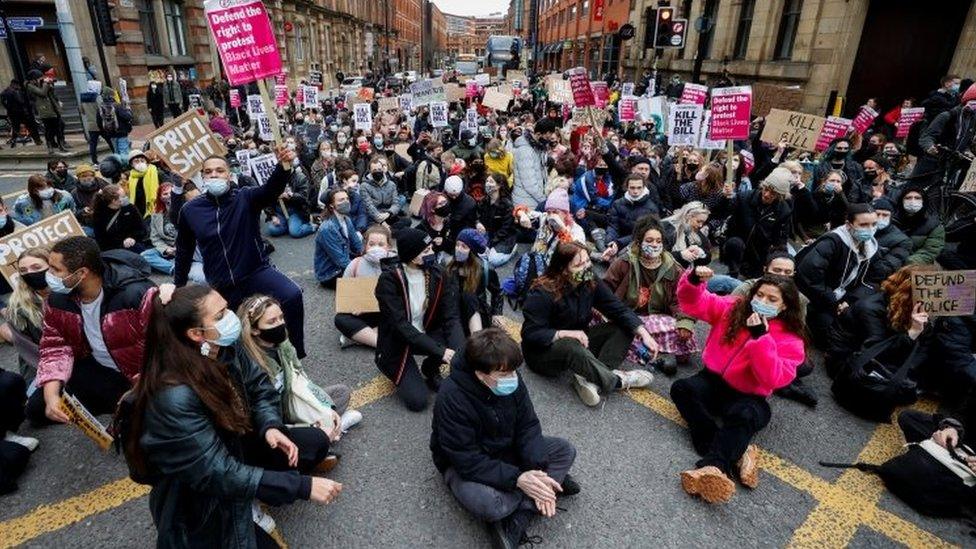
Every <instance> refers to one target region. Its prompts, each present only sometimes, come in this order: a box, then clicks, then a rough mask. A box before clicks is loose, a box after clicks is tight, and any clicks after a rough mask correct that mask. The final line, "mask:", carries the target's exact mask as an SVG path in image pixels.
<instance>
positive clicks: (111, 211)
mask: <svg viewBox="0 0 976 549" xmlns="http://www.w3.org/2000/svg"><path fill="white" fill-rule="evenodd" d="M153 203H154V204H155V199H153ZM92 224H93V228H94V230H95V240H96V241H97V242H98V247H99V248H101V249H102V250H104V251H108V250H116V249H123V250H128V251H130V252H133V253H137V254H141V253H142V252H143V251H145V250H146V248H147V247H148V246H147V245H146V242H147V240H148V236H149V235H148V234H147V233H146V225H145V224H144V223H143V220H142V215H141V214H140V213H139V211H138V210H137V209H136V207H135V206H133V205H132V204H130V203H129V197H128V196H127V195H126V194H125V191H124V190H123V189H122V188H121V187H119V186H118V185H106V186H105V187H103V188H102V190H100V191H98V194H97V195H95V201H94V203H93V204H92Z"/></svg>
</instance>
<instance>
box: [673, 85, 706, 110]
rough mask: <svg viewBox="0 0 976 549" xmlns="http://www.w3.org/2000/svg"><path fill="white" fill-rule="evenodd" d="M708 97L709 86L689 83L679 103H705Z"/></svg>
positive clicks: (682, 92)
mask: <svg viewBox="0 0 976 549" xmlns="http://www.w3.org/2000/svg"><path fill="white" fill-rule="evenodd" d="M706 97H708V86H705V85H702V84H691V83H688V84H685V87H684V89H683V90H682V91H681V99H680V100H679V101H678V103H683V104H694V105H704V104H705V98H706Z"/></svg>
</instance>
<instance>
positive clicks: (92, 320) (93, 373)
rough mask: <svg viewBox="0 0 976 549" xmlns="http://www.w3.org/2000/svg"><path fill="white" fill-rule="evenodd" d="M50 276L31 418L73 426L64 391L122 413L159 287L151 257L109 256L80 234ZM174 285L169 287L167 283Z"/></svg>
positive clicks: (55, 256)
mask: <svg viewBox="0 0 976 549" xmlns="http://www.w3.org/2000/svg"><path fill="white" fill-rule="evenodd" d="M48 264H49V268H48V271H47V273H46V275H45V276H46V280H47V285H48V287H49V288H50V290H51V294H50V295H49V297H48V299H47V305H46V307H45V309H44V328H43V332H42V335H41V345H40V361H39V362H38V365H37V378H36V380H35V385H37V387H38V388H39V389H41V390H38V391H36V392H35V393H34V394H33V395H31V397H30V399H29V400H28V402H27V418H28V419H29V420H30V421H31V423H32V424H34V425H37V426H40V425H45V424H48V423H50V422H58V423H66V422H67V421H68V417H67V416H66V415H65V414H64V412H62V411H61V409H60V407H59V402H60V395H61V390H62V389H64V390H65V391H67V392H68V393H71V394H72V395H74V396H75V397H76V398H77V399H78V400H79V401H81V403H82V404H83V405H84V406H85V407H86V408H88V411H90V412H91V413H93V414H95V415H98V414H104V413H110V412H113V411H114V410H115V406H116V404H117V403H118V401H119V397H120V396H122V394H123V393H124V392H126V391H128V390H129V389H130V383H131V382H132V381H133V380H134V379H135V378H136V377H137V376H138V375H139V374H140V372H142V365H143V363H142V358H143V351H144V349H145V348H146V341H145V339H144V338H142V337H140V336H139V335H140V334H144V333H145V331H146V326H147V325H148V324H149V315H150V312H151V309H152V298H153V297H155V295H156V291H157V290H156V288H155V284H153V282H152V281H151V280H149V273H150V268H149V265H148V264H147V263H146V261H145V260H144V259H142V258H141V257H139V256H138V255H136V254H134V253H132V252H128V251H125V250H112V251H107V252H101V251H100V250H99V249H98V244H96V243H95V241H94V240H93V239H91V238H88V237H84V236H72V237H68V238H65V239H64V240H61V241H60V242H58V243H56V244H55V245H54V246H53V247H52V248H51V254H50V257H49V259H48ZM166 286H167V287H168V285H166Z"/></svg>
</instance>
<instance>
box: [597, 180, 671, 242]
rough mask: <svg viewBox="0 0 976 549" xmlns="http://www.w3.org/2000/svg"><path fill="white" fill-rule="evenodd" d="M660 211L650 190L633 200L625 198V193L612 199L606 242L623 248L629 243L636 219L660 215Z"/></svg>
mask: <svg viewBox="0 0 976 549" xmlns="http://www.w3.org/2000/svg"><path fill="white" fill-rule="evenodd" d="M660 213H661V211H660V208H658V205H657V203H655V201H654V199H653V198H652V197H651V193H650V192H648V193H647V194H645V195H644V196H643V197H641V198H639V199H637V200H635V201H633V202H631V201H630V200H627V197H626V195H625V196H621V197H620V198H618V199H616V200H614V201H613V203H612V204H610V210H609V212H607V214H608V217H609V223H608V224H607V244H609V243H611V242H616V243H617V248H618V249H621V250H622V249H624V248H625V247H627V246H628V245H629V244H630V240H631V238H632V237H633V233H634V226H635V225H637V220H638V219H640V218H642V217H644V216H645V215H649V214H654V215H660Z"/></svg>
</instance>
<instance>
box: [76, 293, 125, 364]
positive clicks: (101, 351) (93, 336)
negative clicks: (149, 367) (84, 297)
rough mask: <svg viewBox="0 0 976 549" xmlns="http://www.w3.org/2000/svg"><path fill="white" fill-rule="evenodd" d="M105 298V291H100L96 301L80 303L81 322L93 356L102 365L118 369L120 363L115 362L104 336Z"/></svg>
mask: <svg viewBox="0 0 976 549" xmlns="http://www.w3.org/2000/svg"><path fill="white" fill-rule="evenodd" d="M104 298H105V292H104V291H101V292H98V297H96V298H95V301H92V302H91V303H80V302H79V305H80V306H81V322H82V324H83V325H84V327H85V337H86V338H88V345H90V346H91V349H92V356H93V357H94V358H95V361H97V362H98V363H99V364H101V365H102V366H105V367H106V368H111V369H113V370H118V369H119V367H118V365H116V364H115V360H114V359H113V358H112V355H110V354H109V353H108V347H106V346H105V338H103V337H102V315H101V309H102V299H104Z"/></svg>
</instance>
